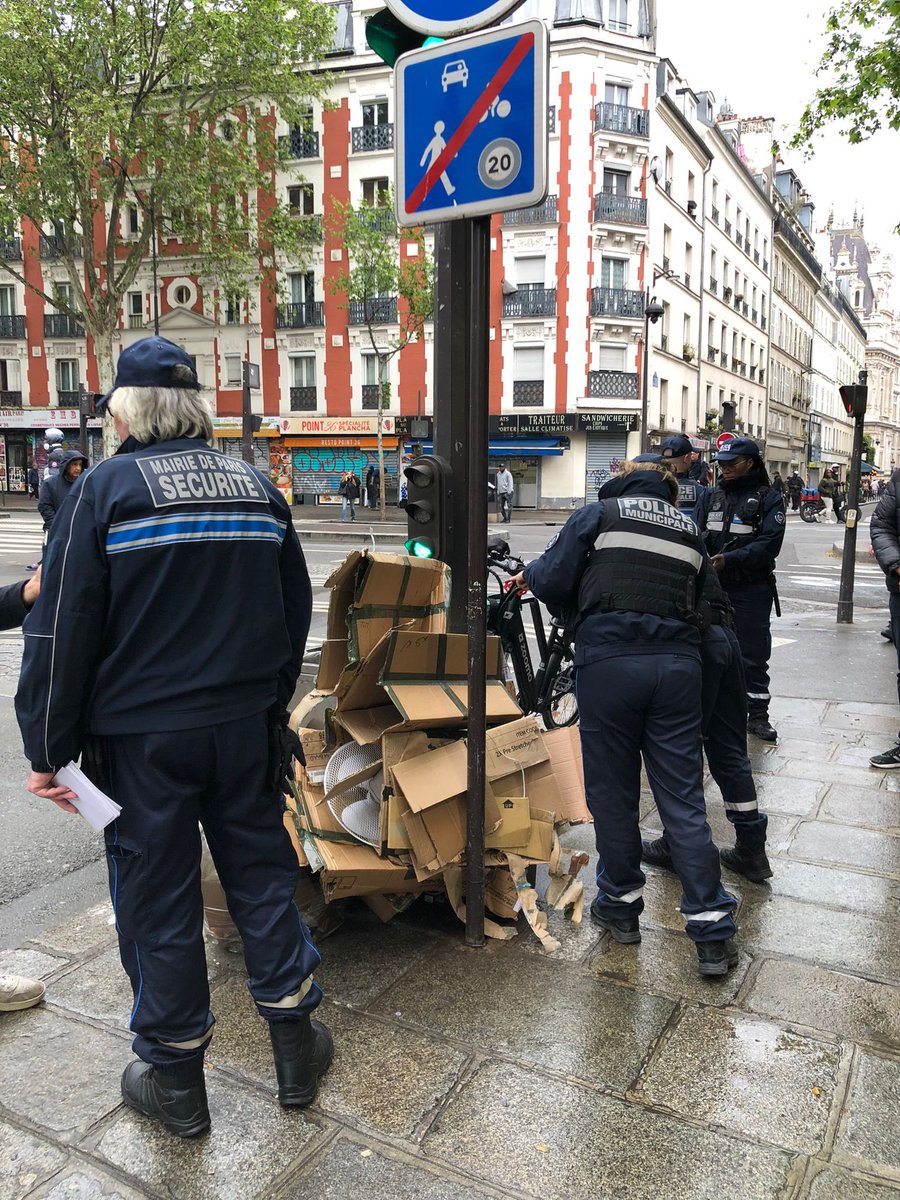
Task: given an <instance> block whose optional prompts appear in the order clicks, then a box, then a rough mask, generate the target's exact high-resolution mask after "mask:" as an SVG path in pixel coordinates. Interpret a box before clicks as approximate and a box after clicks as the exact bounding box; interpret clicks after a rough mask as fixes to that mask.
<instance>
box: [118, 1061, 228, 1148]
mask: <svg viewBox="0 0 900 1200" xmlns="http://www.w3.org/2000/svg"><path fill="white" fill-rule="evenodd" d="M122 1099H123V1100H124V1101H125V1103H126V1104H127V1105H128V1106H129V1108H133V1109H134V1110H135V1111H136V1112H139V1113H143V1115H144V1116H145V1117H149V1118H150V1119H151V1120H152V1121H159V1123H160V1124H161V1125H162V1126H163V1128H164V1129H166V1130H168V1132H169V1133H174V1134H175V1136H176V1137H196V1136H197V1134H198V1133H206V1131H207V1129H209V1106H208V1105H207V1103H206V1080H205V1079H204V1078H203V1064H202V1062H201V1063H200V1065H199V1067H198V1071H197V1073H196V1075H195V1076H192V1077H191V1078H190V1079H189V1080H186V1079H182V1078H180V1077H177V1076H175V1075H167V1074H166V1073H165V1072H164V1071H161V1070H160V1069H159V1067H152V1066H151V1065H150V1064H149V1063H145V1062H131V1063H129V1064H128V1066H127V1067H126V1068H125V1070H124V1072H123V1074H122Z"/></svg>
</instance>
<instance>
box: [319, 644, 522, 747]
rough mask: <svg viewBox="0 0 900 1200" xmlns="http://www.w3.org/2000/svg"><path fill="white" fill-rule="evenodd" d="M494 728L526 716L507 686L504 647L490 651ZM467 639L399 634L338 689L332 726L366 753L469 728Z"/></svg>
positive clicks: (353, 667)
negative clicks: (400, 739)
mask: <svg viewBox="0 0 900 1200" xmlns="http://www.w3.org/2000/svg"><path fill="white" fill-rule="evenodd" d="M486 659H487V688H486V708H487V721H488V724H489V725H495V724H501V723H503V722H505V721H513V720H515V719H516V718H517V717H520V716H521V715H522V710H521V709H520V708H519V706H518V704H516V702H515V700H513V699H512V697H511V696H510V695H509V693H508V692H507V690H506V688H505V686H504V684H503V651H502V647H501V645H500V639H499V638H497V637H489V638H488V639H487V646H486ZM468 691H469V687H468V639H467V637H466V636H465V634H458V633H418V632H415V631H414V630H408V629H395V630H393V631H392V632H390V633H389V634H387V635H386V636H385V637H383V638H382V639H381V641H380V642H379V643H378V645H377V646H376V647H375V648H374V650H373V651H372V653H371V654H369V656H368V657H367V658H366V659H364V660H363V661H362V662H359V663H354V664H350V665H349V666H348V667H347V669H346V670H345V671H344V673H343V674H342V676H341V678H340V680H339V681H338V683H337V686H336V689H335V694H336V696H337V708H336V710H335V718H334V719H335V721H336V722H337V724H339V725H341V726H342V727H343V728H344V729H345V730H346V731H347V732H348V733H349V734H350V736H351V737H352V738H353V739H354V741H357V742H359V743H360V744H361V745H367V744H370V743H372V742H374V741H377V740H378V739H380V738H381V737H383V736H384V734H385V733H388V732H390V733H398V732H401V731H404V730H412V729H438V728H446V729H452V728H455V727H459V726H461V725H464V724H465V722H466V721H467V720H468V715H469V710H468Z"/></svg>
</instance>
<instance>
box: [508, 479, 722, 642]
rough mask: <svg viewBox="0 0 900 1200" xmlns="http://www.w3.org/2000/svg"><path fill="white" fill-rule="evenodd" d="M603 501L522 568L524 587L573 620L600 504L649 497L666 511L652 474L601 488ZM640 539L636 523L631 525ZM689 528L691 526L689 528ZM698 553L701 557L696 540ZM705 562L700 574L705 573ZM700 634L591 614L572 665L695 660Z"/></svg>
mask: <svg viewBox="0 0 900 1200" xmlns="http://www.w3.org/2000/svg"><path fill="white" fill-rule="evenodd" d="M600 495H601V496H602V497H603V499H601V500H599V501H597V503H595V504H586V505H585V506H584V508H581V509H579V510H578V511H577V512H575V513H573V514H572V516H571V517H569V519H568V521H567V522H566V523H565V525H564V526H563V528H562V529H561V530H560V532H559V533H558V534H556V536H555V537H554V538H553V539H552V540H551V541H550V543H549V545H548V546H547V549H546V550H545V551H544V553H543V554H542V555H541V557H540V558H538V559H536V560H535V561H534V562H533V563H529V565H528V566H527V567H526V568H525V581H526V583H527V584H528V586H529V588H531V590H532V591H533V592H534V594H535V595H536V596H537V597H538V599H539V600H543V601H544V602H545V603H546V604H547V605H549V606H550V607H551V608H554V609H557V610H562V611H564V612H565V613H566V614H567V615H568V616H574V614H575V612H576V611H577V608H578V595H579V589H580V586H581V580H582V577H583V575H584V573H585V570H586V569H587V566H588V562H589V560H590V557H591V555H592V553H593V551H594V549H595V543H596V540H597V536H598V534H599V532H600V526H601V522H602V520H603V515H604V507H605V505H604V501H605V500H613V499H616V498H618V497H619V496H647V497H651V498H654V499H656V500H659V501H663V502H664V503H665V505H666V506H667V507H668V506H669V491H668V488H667V486H666V484H665V482H664V480H663V478H662V476H661V475H659V474H658V473H656V472H652V471H636V472H634V473H633V474H631V475H626V476H620V477H617V478H615V479H612V480H610V481H609V483H606V484H604V486H603V487H602V488H601V489H600ZM634 524H635V532H636V535H637V538H636V544H639V539H640V529H639V525H640V523H639V522H638V521H635V522H634ZM691 528H693V526H691ZM696 544H697V549H698V550H700V551H701V553H702V546H701V543H700V540H699V537H698V538H697V540H696ZM708 569H709V568H708V566H707V564H706V562H705V555H704V563H703V567H702V568H701V572H700V574H701V576H702V574H703V573H704V572H705V571H706V570H708ZM699 646H700V633H699V631H698V629H697V627H696V626H694V625H691V624H689V623H688V622H686V621H681V620H678V619H676V618H673V617H661V616H656V615H654V614H652V613H646V612H622V611H615V612H596V611H595V612H589V613H587V614H586V615H585V616H584V618H583V620H582V621H581V622H580V624H579V626H578V629H577V632H576V635H575V663H576V665H577V666H586V665H587V664H588V663H592V662H596V661H598V660H599V659H602V658H610V657H612V656H614V655H621V654H687V655H690V656H692V657H695V658H697V659H698V660H699V657H700V652H699Z"/></svg>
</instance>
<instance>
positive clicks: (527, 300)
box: [503, 287, 556, 317]
mask: <svg viewBox="0 0 900 1200" xmlns="http://www.w3.org/2000/svg"><path fill="white" fill-rule="evenodd" d="M503 315H504V317H555V316H556V288H535V287H529V288H520V289H519V290H518V291H517V292H513V294H512V295H511V296H504V297H503Z"/></svg>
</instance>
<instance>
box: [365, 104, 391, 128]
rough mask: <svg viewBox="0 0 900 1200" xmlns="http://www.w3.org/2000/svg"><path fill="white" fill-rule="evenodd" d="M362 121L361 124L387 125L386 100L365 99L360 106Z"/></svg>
mask: <svg viewBox="0 0 900 1200" xmlns="http://www.w3.org/2000/svg"><path fill="white" fill-rule="evenodd" d="M362 123H363V125H387V123H388V102H387V100H367V101H366V103H365V104H364V105H363V106H362Z"/></svg>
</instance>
